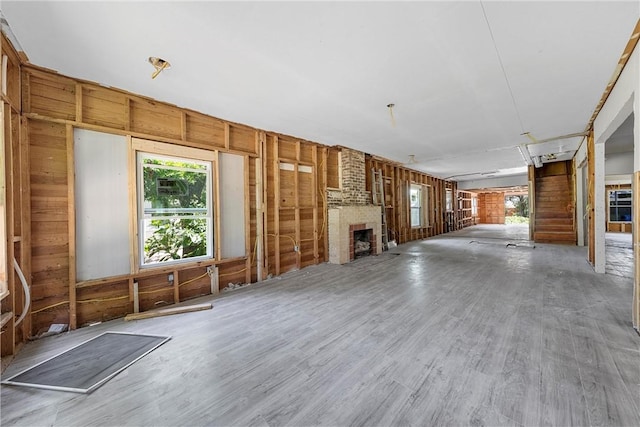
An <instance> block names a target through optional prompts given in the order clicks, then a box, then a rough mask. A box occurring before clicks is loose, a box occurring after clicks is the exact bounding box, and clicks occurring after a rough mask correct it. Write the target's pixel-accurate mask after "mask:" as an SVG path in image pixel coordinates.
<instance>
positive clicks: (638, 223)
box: [631, 119, 640, 331]
mask: <svg viewBox="0 0 640 427" xmlns="http://www.w3.org/2000/svg"><path fill="white" fill-rule="evenodd" d="M636 120H637V119H636ZM632 185H633V187H632V190H631V194H632V197H631V199H632V200H633V202H632V203H633V215H632V218H633V222H632V227H633V265H634V268H633V273H634V274H633V304H632V305H633V308H632V316H633V327H634V328H635V329H636V331H640V171H636V172H634V173H633V184H632Z"/></svg>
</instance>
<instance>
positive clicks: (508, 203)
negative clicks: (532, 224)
mask: <svg viewBox="0 0 640 427" xmlns="http://www.w3.org/2000/svg"><path fill="white" fill-rule="evenodd" d="M504 223H505V224H529V195H528V194H527V193H507V194H505V196H504Z"/></svg>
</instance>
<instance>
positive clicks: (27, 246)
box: [19, 117, 31, 337]
mask: <svg viewBox="0 0 640 427" xmlns="http://www.w3.org/2000/svg"><path fill="white" fill-rule="evenodd" d="M19 139H20V192H21V193H22V245H21V246H20V250H21V252H20V260H21V262H22V273H23V274H24V276H25V278H30V277H31V226H30V224H31V197H30V195H31V176H30V173H31V170H30V168H29V167H30V162H29V139H28V133H27V119H26V118H23V117H22V118H20V135H19ZM27 280H29V279H27ZM29 285H30V283H27V286H29ZM21 327H22V334H23V335H22V336H23V337H30V336H31V305H29V312H28V313H27V316H26V317H25V318H24V320H23V321H22V325H21Z"/></svg>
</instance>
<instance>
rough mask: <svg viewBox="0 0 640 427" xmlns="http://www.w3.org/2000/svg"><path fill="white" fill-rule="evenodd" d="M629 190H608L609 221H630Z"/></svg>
mask: <svg viewBox="0 0 640 427" xmlns="http://www.w3.org/2000/svg"><path fill="white" fill-rule="evenodd" d="M631 208H632V206H631V190H610V191H609V222H631Z"/></svg>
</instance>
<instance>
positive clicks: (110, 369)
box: [2, 332, 171, 393]
mask: <svg viewBox="0 0 640 427" xmlns="http://www.w3.org/2000/svg"><path fill="white" fill-rule="evenodd" d="M170 339H171V337H167V336H159V335H139V334H132V333H127V332H105V333H103V334H101V335H98V336H97V337H94V338H92V339H90V340H88V341H85V342H83V343H81V344H78V345H77V346H75V347H72V348H70V349H69V350H67V351H64V352H62V353H60V354H58V355H57V356H54V357H52V358H49V359H47V360H45V361H43V362H40V363H38V364H37V365H35V366H32V367H31V368H29V369H26V370H24V371H22V372H20V373H18V374H16V375H13V376H11V377H9V378H8V379H6V380H4V381H2V384H12V385H21V386H28V387H37V388H45V389H50V390H62V391H72V392H76V393H90V392H91V391H93V390H95V389H96V388H98V387H100V386H101V385H102V384H104V383H105V382H107V381H108V380H110V379H111V378H113V377H114V376H115V375H117V374H118V373H119V372H120V371H122V370H124V369H126V368H127V367H128V366H129V365H131V364H133V363H135V362H136V361H137V360H139V359H141V358H142V357H144V356H145V355H147V354H148V353H150V352H152V351H153V350H155V349H156V348H158V347H159V346H161V345H162V344H164V343H165V342H167V341H169V340H170Z"/></svg>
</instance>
